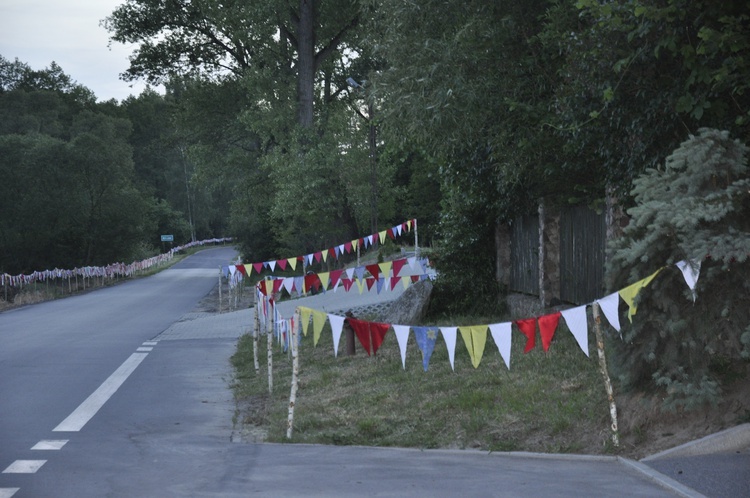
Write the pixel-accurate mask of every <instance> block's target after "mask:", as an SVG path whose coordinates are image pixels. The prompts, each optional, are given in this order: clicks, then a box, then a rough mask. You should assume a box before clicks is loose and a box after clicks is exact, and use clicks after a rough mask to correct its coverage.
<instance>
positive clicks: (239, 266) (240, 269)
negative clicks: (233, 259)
mask: <svg viewBox="0 0 750 498" xmlns="http://www.w3.org/2000/svg"><path fill="white" fill-rule="evenodd" d="M234 266H235V268H237V271H238V272H240V273H242V274H243V275H245V276H246V277H247V270H245V265H234Z"/></svg>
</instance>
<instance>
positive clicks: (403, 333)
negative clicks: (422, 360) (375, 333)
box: [391, 325, 409, 370]
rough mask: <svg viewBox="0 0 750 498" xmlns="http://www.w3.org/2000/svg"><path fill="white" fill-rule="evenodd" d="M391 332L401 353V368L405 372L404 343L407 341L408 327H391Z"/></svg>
mask: <svg viewBox="0 0 750 498" xmlns="http://www.w3.org/2000/svg"><path fill="white" fill-rule="evenodd" d="M391 327H393V332H394V333H395V334H396V340H397V341H398V349H399V351H400V352H401V366H402V367H403V368H404V370H406V342H407V341H408V340H409V326H408V325H391Z"/></svg>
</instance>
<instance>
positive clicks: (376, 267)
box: [365, 263, 380, 279]
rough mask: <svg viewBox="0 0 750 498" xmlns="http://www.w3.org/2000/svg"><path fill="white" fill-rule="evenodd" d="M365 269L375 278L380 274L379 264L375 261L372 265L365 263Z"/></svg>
mask: <svg viewBox="0 0 750 498" xmlns="http://www.w3.org/2000/svg"><path fill="white" fill-rule="evenodd" d="M365 268H367V271H369V272H370V275H372V277H373V278H375V279H377V278H378V277H379V276H380V265H379V264H377V263H375V264H374V265H365Z"/></svg>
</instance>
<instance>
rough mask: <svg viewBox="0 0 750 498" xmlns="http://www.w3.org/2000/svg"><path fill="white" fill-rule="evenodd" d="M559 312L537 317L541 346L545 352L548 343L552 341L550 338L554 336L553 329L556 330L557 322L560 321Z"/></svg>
mask: <svg viewBox="0 0 750 498" xmlns="http://www.w3.org/2000/svg"><path fill="white" fill-rule="evenodd" d="M560 315H562V313H560V312H559V311H558V312H557V313H552V314H551V315H544V316H540V317H539V335H541V336H542V348H544V351H545V352H547V350H548V349H549V345H550V343H551V342H552V338H553V337H554V336H555V330H557V324H558V322H559V321H560Z"/></svg>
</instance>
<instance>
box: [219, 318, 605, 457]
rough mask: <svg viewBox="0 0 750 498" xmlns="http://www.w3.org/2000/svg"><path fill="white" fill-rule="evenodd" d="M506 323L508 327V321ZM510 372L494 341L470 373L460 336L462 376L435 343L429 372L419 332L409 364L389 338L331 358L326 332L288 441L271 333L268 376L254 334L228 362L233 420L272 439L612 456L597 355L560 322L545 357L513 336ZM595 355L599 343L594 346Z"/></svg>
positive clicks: (306, 350) (284, 386)
mask: <svg viewBox="0 0 750 498" xmlns="http://www.w3.org/2000/svg"><path fill="white" fill-rule="evenodd" d="M506 319H507V318H506ZM499 321H503V319H499V318H497V317H496V318H490V319H487V318H479V319H477V318H462V317H454V318H453V319H452V322H451V323H450V324H451V325H459V326H460V325H468V324H477V323H497V322H499ZM513 334H514V337H513V347H512V352H511V368H510V370H509V369H508V368H506V366H505V363H504V361H503V359H502V357H501V356H500V354H499V352H498V350H497V347H496V346H495V344H494V342H493V341H492V338H491V337H490V336H489V334H488V339H487V344H486V347H485V351H484V355H483V358H482V362H481V364H480V365H479V367H478V368H477V369H474V368H473V367H472V365H471V360H470V357H469V354H468V352H467V351H466V348H465V346H464V344H463V341H462V339H461V338H460V334H459V338H458V340H457V343H456V353H455V371H454V370H452V369H451V366H450V362H449V358H448V351H447V349H446V345H445V343H444V342H443V340H442V338H440V339H438V343H437V345H436V347H435V351H434V353H433V355H432V358H431V360H430V364H429V369H428V371H427V372H425V371H424V370H423V368H422V355H421V352H420V350H419V348H418V347H417V345H416V343H415V341H414V338H413V334H410V338H409V342H408V344H407V354H406V368H405V369H404V368H403V367H402V364H401V356H400V352H399V347H398V343H397V341H396V337H395V335H394V334H393V331H389V332H388V335H387V336H386V340H385V342H384V343H383V345H382V346H381V348H380V349H379V350H378V352H377V355H376V356H373V357H368V356H367V353H366V352H364V351H363V349H362V348H361V347H360V346H359V344H357V346H358V349H357V354H356V356H353V357H347V356H343V355H342V354H343V342H344V341H343V338H342V341H341V342H342V344H341V345H340V349H339V356H338V358H335V357H334V355H333V340H332V335H331V330H330V326H329V324H326V326H325V329H324V330H323V333H322V335H321V339H320V342H319V343H318V345H317V347H313V343H312V332H310V331H308V335H307V336H306V337H303V338H302V343H301V347H300V366H301V368H300V380H299V391H298V393H297V403H296V409H295V418H294V433H293V438H292V439H291V440H287V439H286V427H287V410H288V403H289V393H290V387H291V386H290V382H291V376H292V369H291V357H290V356H289V355H288V354H287V353H284V352H282V351H281V350H279V348H278V347H276V346H274V356H273V385H274V391H273V393H270V394H269V392H268V373H267V369H266V364H267V362H266V354H267V353H266V351H267V350H266V348H267V345H266V342H265V336H264V337H263V338H262V340H261V343H260V349H261V351H259V357H260V363H261V370H260V373H259V374H256V372H255V369H254V366H253V341H252V337H251V336H249V335H245V336H243V337H241V338H240V341H239V343H238V348H237V351H236V353H235V354H234V356H233V357H232V363H233V365H234V367H235V375H236V378H235V383H234V392H235V397H236V399H237V401H238V406H239V407H241V409H240V411H239V412H238V417H237V421H238V422H239V423H241V424H242V425H243V426H245V427H252V428H254V429H259V430H261V431H262V432H263V433H264V434H267V436H266V440H267V441H269V442H292V443H318V444H336V445H367V446H398V447H413V448H455V449H463V448H474V449H481V450H488V451H538V452H556V453H605V452H608V451H609V450H610V448H609V446H608V441H609V436H610V434H609V431H608V427H609V420H608V411H607V399H606V395H605V393H604V388H603V385H602V379H601V377H600V375H599V372H598V367H597V362H596V358H595V355H594V356H592V357H591V358H589V357H587V356H586V355H585V354H584V353H583V352H582V351H581V349H580V348H579V347H578V345H577V344H576V342H575V340H574V338H573V337H572V335H571V334H570V332H569V331H568V330H567V328H566V327H565V325H564V324H563V323H562V322H561V323H560V326H559V328H558V330H557V333H556V335H555V339H554V341H553V343H552V345H551V347H550V349H549V352H547V353H544V352H543V351H542V349H541V347H540V346H537V348H536V349H534V350H533V351H531V352H530V353H528V354H524V353H523V347H524V344H525V337H523V336H522V335H521V334H520V333H518V332H517V331H515V330H514V331H513ZM589 349H590V351H595V345H594V344H591V345H590V348H589Z"/></svg>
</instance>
